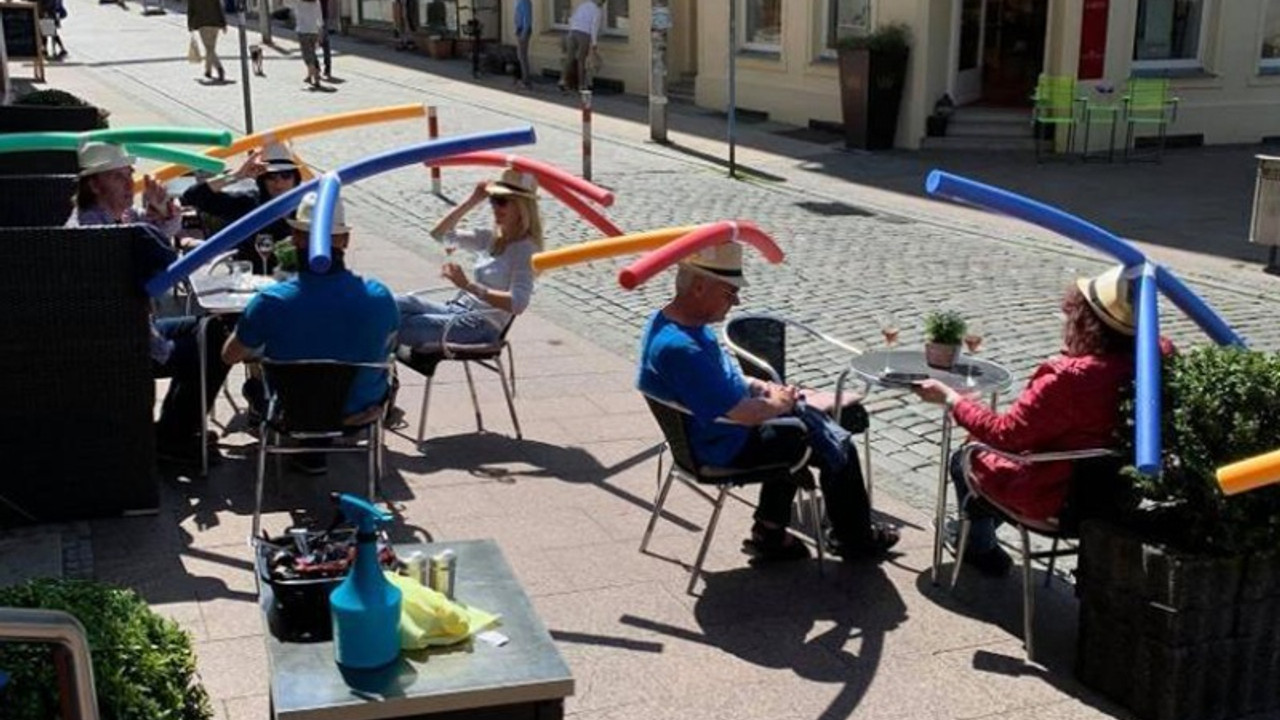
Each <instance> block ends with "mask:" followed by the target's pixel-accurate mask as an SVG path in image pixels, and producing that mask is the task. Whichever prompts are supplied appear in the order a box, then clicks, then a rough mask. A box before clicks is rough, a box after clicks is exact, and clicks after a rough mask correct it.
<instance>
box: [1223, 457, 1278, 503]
mask: <svg viewBox="0 0 1280 720" xmlns="http://www.w3.org/2000/svg"><path fill="white" fill-rule="evenodd" d="M1217 475H1218V486H1219V487H1221V488H1222V492H1224V493H1226V494H1227V495H1236V494H1239V493H1242V492H1248V491H1250V490H1256V489H1257V488H1260V487H1262V486H1264V485H1270V484H1272V483H1274V482H1280V450H1272V451H1271V452H1269V453H1263V454H1262V455H1254V456H1253V457H1251V458H1247V459H1245V460H1241V461H1239V462H1234V463H1231V464H1230V465H1224V466H1222V467H1220V468H1218V473H1217Z"/></svg>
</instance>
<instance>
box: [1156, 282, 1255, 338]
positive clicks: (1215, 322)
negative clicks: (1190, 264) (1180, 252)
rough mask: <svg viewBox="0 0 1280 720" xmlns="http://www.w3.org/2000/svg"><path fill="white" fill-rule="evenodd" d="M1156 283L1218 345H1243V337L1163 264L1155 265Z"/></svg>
mask: <svg viewBox="0 0 1280 720" xmlns="http://www.w3.org/2000/svg"><path fill="white" fill-rule="evenodd" d="M1156 285H1157V286H1158V287H1159V288H1160V291H1161V292H1163V293H1164V294H1165V297H1167V298H1169V299H1170V300H1172V301H1173V304H1174V305H1177V306H1178V309H1179V310H1181V311H1182V312H1184V313H1186V315H1187V317H1189V318H1191V319H1192V320H1193V321H1195V323H1196V324H1197V325H1199V326H1200V329H1201V330H1204V332H1205V334H1206V335H1208V336H1209V337H1210V338H1213V341H1214V342H1216V343H1218V344H1219V345H1238V346H1240V347H1244V346H1245V342H1244V339H1243V338H1241V337H1240V336H1239V335H1237V334H1236V331H1235V330H1232V329H1231V326H1230V325H1228V324H1227V323H1226V321H1225V320H1223V319H1222V318H1221V317H1219V316H1218V314H1217V313H1215V312H1214V311H1213V309H1212V308H1210V307H1209V306H1208V305H1207V304H1206V303H1205V301H1204V300H1201V299H1200V296H1199V295H1196V294H1195V292H1194V291H1193V290H1192V289H1191V288H1189V287H1187V285H1186V284H1185V283H1183V282H1182V281H1181V280H1179V279H1178V277H1177V276H1176V275H1174V274H1173V273H1171V272H1169V271H1168V270H1166V269H1165V268H1164V267H1163V266H1157V267H1156Z"/></svg>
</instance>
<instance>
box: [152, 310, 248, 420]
mask: <svg viewBox="0 0 1280 720" xmlns="http://www.w3.org/2000/svg"><path fill="white" fill-rule="evenodd" d="M198 325H199V320H197V319H196V318H193V317H175V318H163V319H160V320H156V329H157V330H158V331H159V332H160V334H161V335H163V336H164V337H165V338H166V339H168V340H171V341H173V352H172V353H170V354H169V359H168V360H166V361H165V362H164V363H157V362H154V361H153V362H152V363H151V373H152V375H154V376H155V377H157V378H166V377H167V378H170V381H169V392H168V393H166V394H165V396H164V403H163V404H162V405H161V406H160V420H159V422H157V423H156V440H157V442H159V443H160V444H162V445H163V444H167V443H181V442H184V441H191V440H192V439H193V438H196V437H197V436H198V435H199V434H200V423H201V417H202V415H201V408H200V344H199V342H198V341H197V338H196V328H197V327H198ZM229 334H230V332H229V329H228V326H227V323H226V322H225V321H224V320H223V319H222V318H214V319H212V320H210V321H209V326H208V330H207V331H206V339H207V341H208V344H207V346H206V352H205V360H206V362H207V370H208V375H206V376H205V393H206V394H205V406H204V412H206V413H207V412H209V408H210V407H212V405H213V401H214V399H215V398H217V396H218V390H219V389H220V388H221V387H222V382H223V381H224V380H226V378H227V372H228V371H229V370H230V368H229V367H227V364H226V363H224V362H222V345H223V343H225V342H226V341H227V336H228V335H229Z"/></svg>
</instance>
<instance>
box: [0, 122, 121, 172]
mask: <svg viewBox="0 0 1280 720" xmlns="http://www.w3.org/2000/svg"><path fill="white" fill-rule="evenodd" d="M97 127H98V108H96V107H55V106H50V105H3V106H0V133H18V132H81V131H84V130H95V129H97ZM79 170H80V167H79V165H78V161H77V160H76V154H75V153H73V152H66V151H41V152H22V153H5V154H3V155H0V175H59V174H66V173H73V174H74V173H77V172H79Z"/></svg>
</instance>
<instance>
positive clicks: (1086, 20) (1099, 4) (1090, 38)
mask: <svg viewBox="0 0 1280 720" xmlns="http://www.w3.org/2000/svg"><path fill="white" fill-rule="evenodd" d="M1110 8H1111V0H1084V10H1083V11H1082V13H1081V16H1080V65H1079V68H1078V69H1077V70H1076V78H1078V79H1080V80H1095V79H1097V78H1100V77H1102V76H1103V73H1104V66H1105V65H1106V60H1107V11H1108V10H1110Z"/></svg>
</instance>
